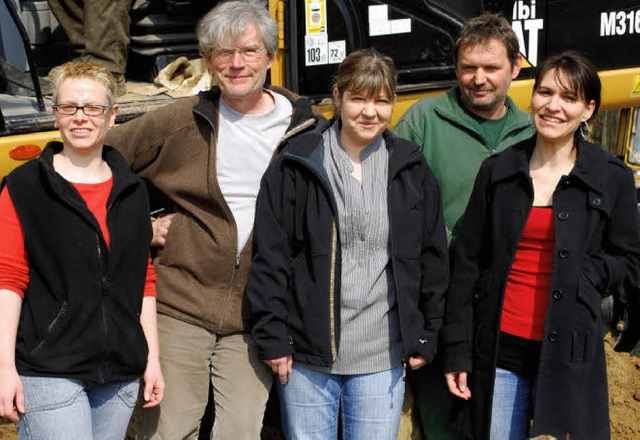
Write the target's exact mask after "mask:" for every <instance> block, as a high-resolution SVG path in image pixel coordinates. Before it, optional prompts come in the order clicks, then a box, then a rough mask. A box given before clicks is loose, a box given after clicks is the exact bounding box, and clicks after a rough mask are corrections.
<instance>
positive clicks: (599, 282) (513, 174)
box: [442, 52, 640, 440]
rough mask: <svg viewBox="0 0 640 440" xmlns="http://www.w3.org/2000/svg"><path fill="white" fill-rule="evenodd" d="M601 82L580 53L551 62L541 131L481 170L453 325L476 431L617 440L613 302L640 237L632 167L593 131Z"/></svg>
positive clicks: (465, 233)
mask: <svg viewBox="0 0 640 440" xmlns="http://www.w3.org/2000/svg"><path fill="white" fill-rule="evenodd" d="M600 89H601V85H600V80H599V79H598V75H597V72H596V69H595V68H594V67H593V65H592V64H591V63H590V62H588V61H587V60H586V59H584V58H583V57H582V56H581V55H579V54H576V53H573V52H565V53H563V54H560V55H557V56H553V57H551V58H549V59H547V60H546V61H545V62H543V63H542V64H541V65H540V66H539V68H538V71H537V74H536V78H535V84H534V90H533V95H532V99H531V113H532V117H533V122H534V125H535V127H536V131H537V134H536V136H534V137H533V138H531V139H529V140H526V141H523V142H521V143H519V144H516V145H515V146H513V147H512V148H509V149H507V150H505V151H504V152H502V153H500V154H498V155H496V156H493V157H491V158H489V159H487V160H486V161H485V162H484V163H483V164H482V167H481V169H480V172H479V174H478V177H477V179H476V183H475V187H474V190H473V193H472V196H471V199H470V201H469V205H468V206H467V210H466V213H465V216H464V220H463V221H462V223H461V226H460V229H459V231H458V234H457V239H455V242H454V245H453V248H452V255H451V259H452V263H451V264H452V272H451V284H450V287H449V292H448V299H447V306H446V318H445V319H446V320H445V326H444V327H443V331H442V337H443V344H444V346H445V357H444V359H445V373H446V378H447V383H448V385H449V389H450V391H451V392H452V393H453V394H454V395H456V396H458V397H460V398H461V399H463V400H461V401H460V402H459V403H460V407H461V408H462V409H461V411H460V412H459V413H458V420H457V422H458V424H459V425H460V426H461V427H462V428H463V429H464V430H466V431H467V434H470V435H472V437H473V438H477V439H487V438H491V439H495V440H506V439H517V440H521V439H524V438H529V437H533V436H538V435H543V434H545V435H552V436H555V437H557V438H559V439H565V438H571V439H572V440H577V439H590V440H591V439H596V440H600V439H608V438H610V436H611V434H610V429H609V409H608V397H607V378H606V364H605V355H604V346H603V325H602V314H601V309H600V303H601V298H602V296H604V295H607V294H609V293H611V292H612V291H613V290H614V289H616V288H617V286H619V285H620V284H621V283H622V282H623V281H624V280H630V281H632V282H633V283H637V275H638V263H639V261H640V238H639V233H638V217H637V215H638V212H637V207H636V193H635V185H634V179H633V175H632V173H631V171H630V170H629V169H628V168H627V167H626V166H625V165H624V163H623V162H621V161H620V160H618V159H616V158H615V157H612V156H610V155H609V154H607V153H605V152H604V151H602V150H601V149H600V148H598V147H597V146H595V145H593V144H591V143H588V142H586V141H585V140H584V139H583V137H584V136H585V134H586V133H587V132H588V121H589V120H591V119H593V118H594V117H595V114H596V112H597V110H598V107H599V104H600ZM531 421H533V423H531Z"/></svg>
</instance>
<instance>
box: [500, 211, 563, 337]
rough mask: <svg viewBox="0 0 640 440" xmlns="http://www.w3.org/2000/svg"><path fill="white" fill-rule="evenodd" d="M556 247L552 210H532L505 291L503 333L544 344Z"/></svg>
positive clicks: (501, 325) (502, 320) (501, 323)
mask: <svg viewBox="0 0 640 440" xmlns="http://www.w3.org/2000/svg"><path fill="white" fill-rule="evenodd" d="M554 245H555V227H554V223H553V209H552V207H550V206H549V207H536V206H534V207H533V208H531V213H530V214H529V218H528V219H527V223H526V224H525V227H524V231H523V233H522V237H521V239H520V243H518V249H517V251H516V255H515V258H514V260H513V264H512V266H511V271H510V272H509V277H508V278H507V287H506V291H505V298H504V305H503V310H502V318H501V322H500V329H501V330H502V331H503V332H505V333H509V334H512V335H515V336H519V337H521V338H525V339H531V340H534V341H542V336H543V333H544V321H545V316H546V312H547V300H548V297H549V286H550V284H551V264H552V262H553V247H554Z"/></svg>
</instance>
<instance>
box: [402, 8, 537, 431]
mask: <svg viewBox="0 0 640 440" xmlns="http://www.w3.org/2000/svg"><path fill="white" fill-rule="evenodd" d="M454 61H455V64H456V76H457V78H458V85H457V86H455V87H453V88H452V89H450V90H449V91H448V92H446V93H445V94H443V95H441V96H439V97H436V98H424V99H422V100H420V101H418V102H417V103H416V104H415V105H413V107H411V108H410V109H409V110H408V111H407V112H406V113H405V114H404V115H403V116H402V118H401V119H400V121H398V124H397V125H396V127H395V131H396V133H397V134H398V136H400V137H403V138H405V139H408V140H410V141H413V142H415V143H416V144H418V145H419V146H420V148H421V150H422V152H423V154H424V155H425V157H426V158H427V161H428V162H429V165H430V166H431V168H432V169H433V172H434V173H435V175H436V178H437V179H438V183H439V185H440V190H441V194H442V203H443V207H444V217H445V223H446V226H447V233H448V235H449V240H451V237H452V235H453V234H454V230H455V226H456V224H457V223H458V221H459V220H460V218H461V217H462V215H463V214H464V211H465V208H466V206H467V202H468V201H469V196H470V195H471V190H472V189H473V183H474V181H475V178H476V174H477V173H478V170H479V169H480V164H481V163H482V161H483V160H484V159H485V158H487V157H489V156H490V155H492V154H493V153H496V152H498V151H502V150H504V149H505V148H507V147H508V146H510V145H513V144H515V143H516V142H518V141H520V140H523V139H526V138H528V137H530V136H532V135H533V134H534V129H533V126H532V125H531V121H530V119H529V116H528V115H527V114H526V113H525V112H523V111H521V110H519V109H518V108H517V107H516V105H515V104H514V102H513V101H512V100H511V98H509V97H508V96H507V91H508V90H509V86H510V85H511V81H512V80H513V79H515V78H516V77H517V76H518V74H519V73H520V67H521V63H522V59H521V57H520V50H519V44H518V38H517V37H516V35H515V33H514V32H513V30H512V28H511V25H510V24H509V22H508V21H507V20H506V19H505V18H504V17H502V16H499V15H496V14H484V15H481V16H479V17H476V18H473V19H471V20H469V21H468V22H467V23H466V24H465V25H464V27H463V28H462V30H461V31H460V36H459V38H458V40H457V41H456V46H455V50H454ZM412 386H413V388H414V393H415V396H416V403H417V410H418V414H419V417H420V421H421V424H422V428H423V431H424V434H425V437H426V438H427V439H429V440H432V439H435V440H448V439H457V438H461V437H460V436H459V435H458V434H457V433H456V432H454V431H453V430H452V429H451V428H450V423H449V422H450V420H451V418H452V417H455V414H453V407H454V403H455V401H454V399H455V398H454V397H453V396H452V395H450V394H449V391H448V389H447V385H446V383H445V379H444V374H443V372H442V365H441V362H440V359H438V358H436V360H435V361H434V363H433V364H432V365H431V366H428V367H425V368H422V369H421V370H419V371H417V372H415V373H414V374H413V378H412Z"/></svg>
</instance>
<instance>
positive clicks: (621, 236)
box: [583, 164, 640, 294]
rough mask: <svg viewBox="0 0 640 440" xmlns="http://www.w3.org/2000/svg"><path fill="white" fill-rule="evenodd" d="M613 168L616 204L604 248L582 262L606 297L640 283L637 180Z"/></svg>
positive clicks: (588, 274)
mask: <svg viewBox="0 0 640 440" xmlns="http://www.w3.org/2000/svg"><path fill="white" fill-rule="evenodd" d="M612 166H614V167H615V168H616V169H615V170H614V172H613V173H611V175H612V179H611V185H612V187H613V191H612V194H614V195H615V200H612V203H613V206H612V207H611V211H610V214H609V217H608V220H607V224H606V226H605V229H604V234H603V237H602V246H601V247H600V249H599V250H598V252H595V253H592V254H590V255H588V256H587V257H586V259H585V261H584V262H583V264H584V265H583V269H584V271H585V275H586V276H587V277H588V278H589V279H590V280H591V281H592V282H593V284H594V285H595V287H596V288H597V289H598V290H599V291H600V292H601V293H603V294H609V293H612V292H613V291H614V290H615V289H617V288H618V287H619V286H621V285H622V283H623V282H625V281H628V282H630V284H631V285H634V286H637V285H638V282H639V281H640V280H639V279H638V276H639V272H640V230H639V227H638V226H639V224H638V204H637V196H636V188H635V180H634V178H633V174H632V173H631V170H629V169H628V168H626V167H624V168H623V169H622V170H620V169H618V166H619V165H618V164H614V165H612ZM620 167H622V165H620ZM605 202H606V201H605ZM590 203H593V201H591V200H590Z"/></svg>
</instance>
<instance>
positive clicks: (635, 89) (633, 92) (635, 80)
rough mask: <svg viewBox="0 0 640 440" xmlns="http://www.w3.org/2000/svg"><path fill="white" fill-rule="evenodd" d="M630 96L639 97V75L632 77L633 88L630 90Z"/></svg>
mask: <svg viewBox="0 0 640 440" xmlns="http://www.w3.org/2000/svg"><path fill="white" fill-rule="evenodd" d="M631 96H640V75H636V76H634V77H633V87H632V88H631Z"/></svg>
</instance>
